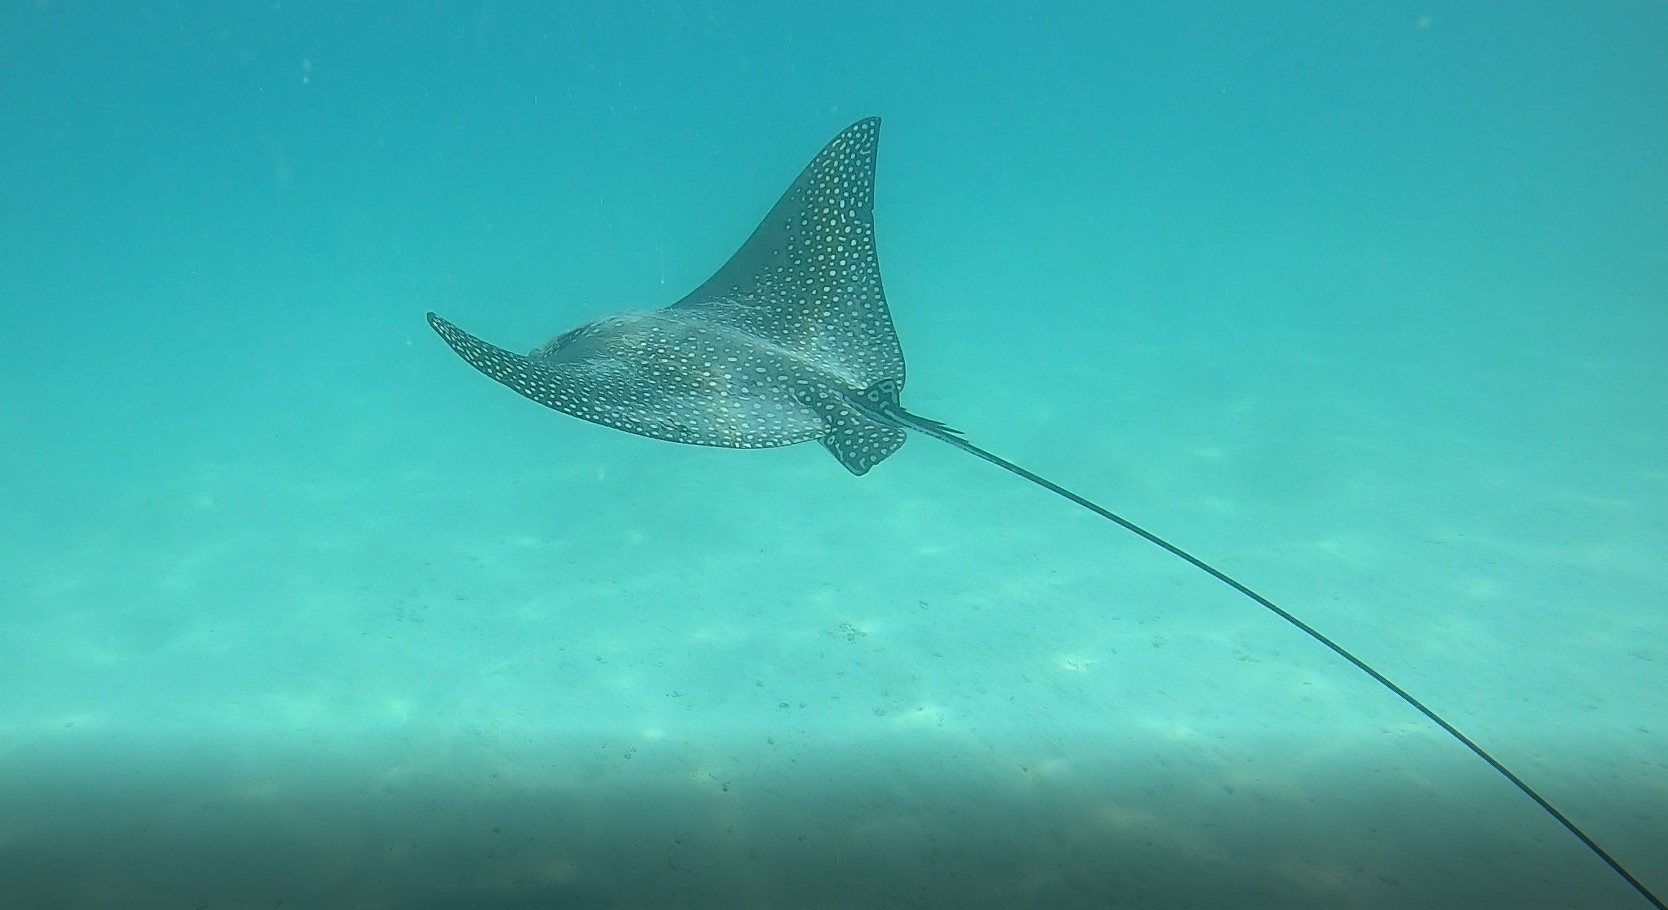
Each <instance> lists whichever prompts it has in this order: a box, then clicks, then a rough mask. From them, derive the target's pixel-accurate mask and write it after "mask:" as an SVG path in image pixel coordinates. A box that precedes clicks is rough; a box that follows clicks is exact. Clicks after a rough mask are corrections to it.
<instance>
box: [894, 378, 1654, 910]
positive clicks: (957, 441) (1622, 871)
mask: <svg viewBox="0 0 1668 910" xmlns="http://www.w3.org/2000/svg"><path fill="white" fill-rule="evenodd" d="M887 412H888V414H889V416H892V417H893V418H895V419H897V420H899V422H901V423H903V424H904V425H906V426H908V427H909V428H910V429H913V430H919V431H921V432H922V433H926V434H927V435H929V436H932V437H935V438H937V439H941V440H943V441H945V442H947V443H949V444H950V445H953V446H955V447H956V448H958V449H961V450H962V451H963V452H966V453H968V454H969V455H974V456H977V457H979V458H982V459H984V460H985V461H988V462H990V463H991V464H993V465H996V466H997V467H999V468H1001V469H1002V470H1004V471H1009V472H1011V473H1013V474H1017V475H1018V476H1020V477H1023V478H1025V479H1026V480H1029V481H1031V482H1032V483H1034V484H1036V485H1037V486H1039V487H1042V488H1043V489H1045V490H1048V491H1049V492H1051V493H1054V494H1056V495H1058V496H1061V497H1064V498H1065V499H1069V500H1071V501H1072V502H1075V503H1077V504H1078V505H1080V506H1082V507H1083V508H1085V509H1088V510H1089V511H1091V512H1093V513H1095V514H1096V515H1099V516H1100V517H1102V518H1104V519H1106V520H1107V521H1110V522H1113V523H1114V524H1116V525H1118V526H1119V527H1121V528H1123V529H1124V530H1126V531H1129V532H1130V533H1132V534H1135V535H1136V536H1138V537H1140V538H1142V539H1143V540H1146V541H1147V542H1148V543H1151V544H1153V545H1154V546H1156V547H1159V548H1160V549H1163V550H1165V551H1167V552H1169V553H1170V554H1171V555H1173V556H1175V557H1177V558H1179V559H1181V560H1182V561H1183V562H1186V563H1187V564H1189V565H1191V566H1193V567H1194V568H1196V569H1198V570H1199V571H1201V572H1204V573H1205V574H1206V575H1209V576H1210V577H1212V578H1214V579H1216V580H1217V581H1220V582H1222V583H1223V584H1225V585H1227V586H1228V587H1230V588H1233V589H1234V590H1235V591H1238V592H1239V593H1241V594H1244V595H1245V596H1246V597H1249V598H1250V599H1251V600H1253V601H1255V602H1256V603H1257V605H1258V606H1261V607H1262V608H1263V609H1265V610H1268V611H1269V612H1270V613H1273V614H1274V615H1275V616H1278V617H1280V618H1281V619H1283V620H1285V621H1286V622H1288V623H1290V624H1291V625H1292V626H1294V627H1296V628H1297V630H1298V631H1300V632H1302V633H1303V634H1304V635H1307V636H1309V637H1310V638H1312V639H1314V640H1315V641H1317V642H1320V643H1321V644H1322V645H1324V646H1325V647H1326V649H1327V650H1329V651H1331V652H1332V653H1334V654H1336V655H1338V656H1339V657H1341V658H1343V659H1344V660H1346V661H1348V662H1349V663H1350V664H1352V665H1353V666H1354V667H1355V668H1356V669H1357V670H1360V671H1361V672H1363V673H1365V674H1367V675H1368V676H1371V677H1372V678H1373V679H1374V680H1375V681H1376V682H1377V683H1378V684H1379V685H1381V686H1383V687H1384V688H1386V689H1389V690H1390V691H1391V692H1393V693H1395V695H1396V697H1397V698H1399V699H1401V700H1402V701H1404V702H1407V703H1408V704H1409V705H1411V706H1412V707H1413V709H1414V710H1415V711H1418V712H1419V713H1420V714H1423V715H1425V717H1427V718H1429V719H1430V721H1431V723H1433V724H1436V725H1437V726H1438V727H1441V728H1442V729H1443V730H1444V731H1446V732H1447V734H1448V735H1449V736H1452V737H1453V738H1454V739H1456V740H1458V741H1459V743H1460V745H1463V746H1465V747H1466V748H1467V749H1470V750H1471V751H1472V753H1473V754H1475V755H1476V756H1477V757H1478V758H1480V759H1482V760H1483V761H1485V762H1487V763H1488V766H1489V767H1491V768H1493V769H1494V770H1496V771H1498V772H1500V775H1501V776H1502V777H1504V778H1506V779H1507V780H1509V781H1511V782H1512V786H1514V787H1516V788H1518V790H1520V791H1522V793H1523V795H1525V796H1527V797H1529V798H1530V799H1532V800H1534V801H1535V804H1536V805H1538V806H1540V807H1541V808H1542V809H1544V810H1546V813H1547V814H1548V815H1550V816H1552V817H1553V818H1554V819H1557V821H1558V824H1560V825H1563V826H1564V828H1565V829H1566V830H1568V831H1569V832H1570V833H1571V834H1573V835H1575V836H1576V838H1577V839H1578V840H1580V841H1581V842H1582V843H1583V844H1586V845H1587V849H1589V850H1591V851H1593V853H1594V855H1596V856H1597V857H1598V858H1599V859H1601V860H1604V863H1605V865H1607V866H1609V867H1610V868H1611V869H1612V870H1614V871H1615V873H1616V874H1617V875H1620V876H1621V877H1622V878H1623V879H1624V880H1626V881H1627V883H1628V884H1630V885H1632V886H1633V890H1635V891H1637V892H1639V895H1640V896H1641V897H1643V898H1644V899H1645V900H1646V901H1648V902H1650V905H1651V906H1652V907H1655V908H1656V910H1668V905H1665V904H1664V903H1663V902H1662V900H1661V899H1660V898H1658V897H1657V896H1656V895H1655V894H1654V893H1652V892H1651V889H1649V888H1647V887H1645V885H1644V883H1643V882H1641V881H1639V879H1637V878H1634V877H1633V873H1631V872H1629V871H1627V869H1626V868H1625V867H1624V866H1623V865H1622V864H1621V863H1620V862H1618V861H1617V860H1616V858H1615V857H1613V856H1611V855H1610V853H1609V852H1608V851H1606V850H1605V849H1604V848H1603V847H1601V846H1599V844H1598V842H1597V841H1595V840H1593V839H1592V838H1591V837H1589V836H1588V835H1587V832H1585V831H1583V830H1581V827H1580V826H1579V825H1577V824H1576V823H1575V822H1573V821H1571V820H1570V818H1569V816H1567V815H1565V814H1564V813H1563V812H1560V811H1559V810H1558V807H1557V806H1554V805H1553V804H1552V803H1550V802H1548V801H1547V799H1546V797H1544V796H1542V795H1540V793H1538V792H1536V791H1535V788H1534V787H1531V786H1529V784H1528V783H1526V782H1525V781H1524V780H1523V778H1521V777H1518V776H1517V775H1516V774H1515V773H1513V772H1512V769H1510V768H1508V767H1506V766H1505V765H1504V764H1502V763H1501V762H1500V760H1499V759H1497V758H1495V757H1494V756H1493V755H1490V754H1489V752H1488V750H1487V749H1484V748H1483V747H1482V746H1479V745H1477V743H1476V742H1474V741H1473V740H1472V739H1471V737H1469V736H1466V735H1465V734H1464V733H1462V732H1460V730H1459V728H1458V727H1455V726H1454V725H1453V724H1451V723H1449V722H1448V721H1447V720H1446V719H1445V718H1443V716H1442V715H1440V714H1438V713H1436V712H1435V711H1433V710H1432V709H1431V708H1430V707H1429V706H1428V705H1426V704H1425V703H1424V702H1422V701H1420V700H1419V699H1417V698H1415V697H1414V696H1413V695H1412V693H1410V692H1408V691H1407V690H1406V689H1403V688H1402V687H1401V686H1398V685H1396V683H1395V682H1393V681H1391V679H1390V678H1389V677H1387V676H1385V675H1384V674H1383V673H1380V672H1379V671H1377V670H1375V669H1373V668H1372V666H1370V665H1369V664H1368V663H1367V662H1366V661H1364V660H1362V659H1361V658H1359V657H1356V656H1355V655H1354V654H1351V653H1350V652H1349V650H1348V649H1347V648H1345V647H1344V646H1343V645H1340V644H1338V643H1337V642H1335V641H1333V640H1332V639H1330V638H1328V637H1327V636H1326V635H1325V634H1324V633H1322V632H1321V631H1320V630H1318V629H1316V628H1315V627H1314V626H1311V625H1309V624H1308V623H1306V622H1304V621H1303V620H1301V619H1298V618H1297V617H1296V616H1293V615H1292V614H1291V613H1289V612H1287V611H1286V610H1285V609H1284V608H1282V607H1281V606H1280V605H1279V604H1276V603H1275V602H1274V601H1272V600H1269V599H1268V598H1266V597H1264V596H1262V595H1261V594H1258V593H1257V592H1256V591H1253V590H1251V589H1250V588H1249V587H1247V586H1246V585H1245V584H1244V583H1243V582H1241V581H1239V580H1238V579H1236V578H1234V577H1233V576H1231V575H1229V574H1228V573H1226V572H1224V571H1222V570H1221V569H1218V568H1217V567H1215V566H1213V565H1211V564H1210V563H1208V562H1205V561H1204V560H1203V559H1200V558H1199V557H1197V556H1194V555H1193V554H1192V553H1189V552H1187V551H1186V550H1184V549H1182V548H1181V547H1178V546H1176V545H1175V544H1173V543H1171V542H1170V541H1168V540H1165V539H1164V538H1162V537H1160V536H1158V535H1157V534H1154V533H1153V532H1151V531H1149V530H1147V529H1146V528H1143V527H1141V526H1140V525H1138V524H1136V523H1135V522H1133V521H1130V520H1129V519H1127V518H1125V517H1123V516H1122V515H1119V514H1118V513H1116V512H1114V511H1112V510H1111V509H1107V508H1105V507H1103V506H1101V505H1100V504H1098V503H1096V502H1094V501H1093V500H1091V499H1086V498H1084V497H1082V496H1079V495H1077V494H1076V493H1073V492H1072V491H1070V490H1068V489H1066V488H1065V487H1062V486H1060V485H1059V484H1057V483H1055V482H1054V481H1052V480H1049V479H1048V478H1046V477H1043V476H1041V475H1038V474H1033V473H1031V472H1030V471H1027V470H1026V469H1024V468H1022V467H1020V466H1019V465H1017V464H1014V463H1013V462H1011V461H1009V460H1007V459H1006V458H1002V457H1001V456H999V455H995V454H992V453H990V452H987V451H985V450H984V449H981V448H979V447H978V446H976V445H974V444H973V443H971V442H968V441H967V440H966V439H965V438H963V437H962V435H961V433H960V431H958V430H953V429H951V428H950V427H948V426H945V425H944V424H942V423H939V422H938V421H936V420H929V419H927V418H925V417H921V416H919V415H917V414H911V413H909V412H908V411H905V410H904V409H903V408H901V407H897V406H895V405H894V406H892V407H890V408H887Z"/></svg>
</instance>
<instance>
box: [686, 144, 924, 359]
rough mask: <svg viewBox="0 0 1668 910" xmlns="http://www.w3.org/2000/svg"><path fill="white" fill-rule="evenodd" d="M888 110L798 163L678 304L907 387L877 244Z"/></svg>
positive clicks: (800, 351) (794, 350) (799, 353)
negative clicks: (729, 251) (772, 200)
mask: <svg viewBox="0 0 1668 910" xmlns="http://www.w3.org/2000/svg"><path fill="white" fill-rule="evenodd" d="M879 142H880V118H879V117H869V118H867V119H865V120H859V121H858V122H856V123H854V124H852V125H851V126H849V127H846V128H845V129H844V130H842V131H840V134H839V135H837V136H835V137H834V138H833V139H831V140H829V142H828V144H827V145H825V146H823V149H822V151H820V152H818V153H817V156H816V157H815V158H813V159H811V163H810V164H807V165H806V166H805V169H804V170H803V171H801V172H800V173H799V177H798V178H797V179H795V180H794V182H793V184H792V185H790V186H789V187H788V189H787V191H786V192H784V193H783V194H782V197H781V198H780V199H778V200H777V201H776V204H775V205H774V206H772V207H771V209H770V213H769V214H767V215H766V216H765V217H764V220H763V221H761V222H759V226H758V227H757V228H755V229H754V230H753V233H752V235H751V236H750V237H748V238H747V241H746V242H745V243H743V244H742V245H741V249H739V250H737V251H736V253H735V255H733V256H731V257H730V260H729V261H728V262H726V263H724V265H723V267H722V268H720V269H719V270H718V271H717V272H715V273H714V274H713V276H712V277H711V278H709V279H707V281H706V282H705V283H704V284H702V285H701V286H700V287H698V288H696V289H695V290H694V292H692V293H691V294H689V296H687V297H685V298H683V299H682V300H680V301H678V302H677V303H675V304H673V305H672V309H674V310H682V311H686V312H689V311H696V312H699V313H700V314H701V317H702V318H703V319H711V320H713V321H715V322H717V323H721V324H727V325H730V326H733V327H735V328H737V329H739V330H741V331H744V332H746V333H748V334H750V335H753V336H756V337H759V338H763V339H766V340H768V341H770V342H772V343H774V344H777V345H780V346H782V347H783V348H784V349H786V350H787V351H790V352H792V353H793V354H795V355H797V356H802V357H805V358H808V359H811V360H814V361H816V362H817V363H819V364H820V365H823V366H825V367H828V368H830V369H833V370H835V371H836V372H838V373H840V374H841V376H842V378H843V379H844V380H846V382H847V383H848V384H849V385H850V386H851V387H853V388H855V389H863V388H867V387H869V386H872V385H874V384H876V383H879V382H886V381H890V382H893V383H896V384H897V386H898V387H899V388H900V389H901V388H902V387H903V381H904V359H903V349H902V348H901V347H900V346H899V344H898V335H897V332H896V331H895V330H894V329H893V327H892V315H891V313H890V312H889V311H888V309H887V306H886V292H885V290H884V289H883V288H882V287H881V282H880V260H879V258H878V257H877V256H876V254H875V215H874V205H875V153H876V150H877V149H878V147H879Z"/></svg>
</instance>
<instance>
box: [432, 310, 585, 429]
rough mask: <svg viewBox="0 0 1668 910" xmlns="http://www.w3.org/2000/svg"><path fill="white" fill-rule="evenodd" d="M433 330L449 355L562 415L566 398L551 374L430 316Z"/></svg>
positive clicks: (527, 358) (525, 357)
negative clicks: (443, 343) (448, 346)
mask: <svg viewBox="0 0 1668 910" xmlns="http://www.w3.org/2000/svg"><path fill="white" fill-rule="evenodd" d="M428 320H429V326H430V327H431V328H433V329H434V331H435V332H436V334H438V335H439V336H440V337H441V338H442V339H443V340H444V341H445V342H446V344H448V345H450V346H451V348H452V350H453V351H456V352H457V355H458V356H459V357H462V358H463V359H464V361H465V362H466V363H468V364H469V365H470V366H472V367H474V368H475V369H477V370H479V371H480V372H481V373H483V374H485V375H486V376H487V377H488V378H489V379H492V380H495V381H497V382H499V383H502V384H503V385H505V386H508V387H509V388H511V389H513V390H515V391H516V392H518V393H520V394H521V395H523V396H525V397H527V398H530V399H532V400H534V401H536V402H538V403H539V404H542V405H544V406H545V407H547V408H554V409H556V410H558V411H566V410H567V407H566V404H567V402H566V401H565V398H566V396H565V395H564V394H563V391H562V389H561V387H560V384H559V383H557V382H556V381H555V380H556V377H555V376H554V374H552V373H551V371H549V370H546V369H544V368H542V367H540V366H539V365H538V364H536V363H534V362H533V360H532V359H531V358H529V357H527V356H526V355H523V354H517V353H515V352H514V351H506V350H504V349H503V348H501V347H498V346H497V345H495V344H490V343H488V342H486V341H482V340H481V339H479V338H476V337H475V336H474V335H471V334H469V333H468V332H465V331H464V330H463V329H460V328H458V327H457V326H455V325H453V324H452V323H450V322H447V321H446V320H445V319H442V318H441V317H439V316H436V315H435V314H433V313H430V314H429V315H428Z"/></svg>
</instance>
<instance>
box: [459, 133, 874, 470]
mask: <svg viewBox="0 0 1668 910" xmlns="http://www.w3.org/2000/svg"><path fill="white" fill-rule="evenodd" d="M879 131H880V121H879V119H877V118H870V119H867V120H862V121H859V122H858V123H856V124H853V125H852V126H850V127H848V128H847V129H846V130H844V131H843V132H841V133H840V134H839V135H838V136H836V137H834V139H833V140H831V141H830V142H829V143H828V145H827V146H825V147H824V148H823V150H822V151H821V152H820V153H818V155H817V156H816V158H814V159H813V160H812V161H811V163H810V164H809V165H807V166H806V168H805V170H804V171H803V172H801V173H800V175H799V177H798V179H796V180H795V181H794V182H793V185H792V186H790V187H789V188H788V190H787V192H786V193H784V194H783V195H782V198H781V199H780V200H779V201H778V202H777V203H776V205H775V206H774V207H773V208H772V209H771V211H770V214H769V215H767V216H766V217H765V219H764V221H763V222H762V223H761V224H760V225H759V227H758V228H757V229H756V230H755V231H754V232H753V235H752V236H751V237H750V238H748V240H747V242H746V243H745V244H743V245H742V247H741V249H740V250H738V251H737V252H736V254H735V255H734V256H732V257H731V258H730V261H729V262H728V263H726V264H725V265H724V267H723V268H721V269H719V270H718V272H717V273H716V274H714V275H713V277H712V278H711V279H709V280H708V281H707V282H706V283H705V284H703V285H702V286H701V287H700V288H698V289H697V290H696V291H695V292H694V293H692V294H690V295H689V296H687V297H685V298H684V299H682V300H680V301H678V302H677V303H675V304H673V305H672V306H670V307H668V308H666V309H663V310H655V311H650V312H627V313H619V314H616V315H614V316H609V317H607V318H604V319H601V320H598V321H596V322H592V323H589V324H586V325H583V326H580V327H578V328H575V329H572V330H570V331H568V332H565V333H563V334H562V335H560V336H558V337H557V338H555V339H554V340H552V341H551V342H549V343H548V344H545V345H543V346H541V347H539V348H537V349H535V350H534V351H533V352H532V354H530V355H527V356H523V355H520V354H516V353H513V352H510V351H506V350H504V349H502V348H499V347H496V346H494V345H491V344H488V343H487V342H485V341H482V340H481V339H479V338H476V337H475V336H473V335H470V334H469V333H467V332H465V331H463V330H462V329H459V328H458V327H457V326H455V325H453V324H451V323H450V322H447V321H446V320H444V319H442V318H440V317H439V316H436V315H434V314H432V313H431V314H429V324H430V325H431V326H433V327H434V329H435V331H436V332H438V333H439V334H440V337H441V338H443V339H445V341H446V343H447V344H449V345H451V347H452V349H453V350H454V351H456V352H457V353H458V354H459V356H461V357H462V358H463V359H464V360H465V361H467V362H468V363H469V364H470V365H472V366H474V367H475V368H476V369H477V370H480V371H481V372H482V373H485V374H486V375H487V376H489V377H491V378H492V379H494V380H496V381H498V382H500V383H502V384H504V385H506V386H508V387H510V388H511V389H514V390H515V391H516V392H518V393H520V394H522V395H524V396H526V397H528V398H530V399H532V400H534V401H536V402H538V403H540V404H542V405H545V406H546V407H550V408H553V409H555V410H558V411H561V412H563V413H565V414H570V415H572V416H574V417H578V418H581V419H583V420H589V421H592V422H594V423H599V424H603V425H605V426H610V427H614V428H616V429H620V430H624V431H626V432H628V433H636V434H638V435H640V436H649V437H653V438H656V439H665V440H670V441H673V442H682V443H689V444H692V445H708V446H723V447H727V448H764V447H773V446H784V445H792V444H794V443H799V442H806V441H808V440H812V439H820V440H821V441H822V443H823V445H824V446H825V447H826V448H827V449H828V450H829V451H830V452H831V453H832V454H833V455H834V456H835V457H836V458H838V459H839V460H840V463H841V464H843V465H845V466H846V467H847V468H848V469H849V470H851V471H852V472H853V473H856V474H862V473H864V472H865V471H867V470H868V469H869V468H871V467H873V466H874V465H875V464H878V463H879V462H880V461H881V460H883V459H885V458H886V457H887V456H889V455H891V454H892V453H893V452H895V451H897V448H898V446H900V445H902V444H903V440H904V433H903V431H902V430H901V429H898V428H896V427H894V426H890V425H888V424H886V423H883V422H881V421H880V420H877V419H876V414H875V412H872V411H869V412H865V411H864V410H862V409H859V408H858V407H854V404H857V403H859V402H860V401H861V398H862V396H863V394H864V393H865V391H866V390H868V391H869V392H870V394H871V396H872V395H873V393H874V390H875V389H877V388H884V389H886V390H887V391H886V394H887V395H888V396H889V398H890V400H891V401H892V402H894V403H895V402H896V401H897V394H898V393H899V392H900V391H901V390H902V387H903V378H904V363H903V352H902V350H901V349H900V348H899V345H898V339H897V334H896V332H895V331H894V329H893V327H892V318H891V314H890V313H889V312H888V310H887V306H886V295H885V292H884V291H883V289H882V287H881V282H880V267H879V263H878V260H877V259H876V256H875V247H874V216H873V206H874V165H875V153H876V148H877V144H878V140H879Z"/></svg>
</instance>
